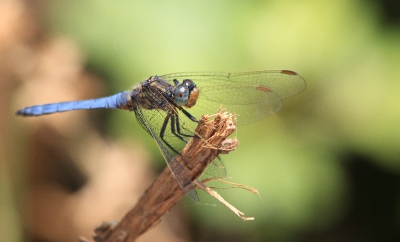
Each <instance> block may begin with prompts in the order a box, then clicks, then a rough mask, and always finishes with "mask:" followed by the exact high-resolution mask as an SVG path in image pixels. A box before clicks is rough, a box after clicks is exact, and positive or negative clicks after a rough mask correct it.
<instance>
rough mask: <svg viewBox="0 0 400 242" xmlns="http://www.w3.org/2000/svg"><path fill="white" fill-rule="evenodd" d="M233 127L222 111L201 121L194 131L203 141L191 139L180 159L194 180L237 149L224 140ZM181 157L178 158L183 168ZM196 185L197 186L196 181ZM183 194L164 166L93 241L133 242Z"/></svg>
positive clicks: (233, 123) (233, 121) (158, 219)
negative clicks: (117, 219)
mask: <svg viewBox="0 0 400 242" xmlns="http://www.w3.org/2000/svg"><path fill="white" fill-rule="evenodd" d="M235 124H236V120H235V117H234V116H233V115H232V114H228V113H226V112H225V111H224V110H220V112H219V113H218V115H217V116H216V117H215V118H214V119H213V120H209V117H207V116H203V117H202V118H201V120H200V121H199V124H198V126H197V128H196V130H195V132H196V133H197V134H199V136H200V137H203V138H204V139H198V138H192V139H191V140H190V141H189V143H188V144H187V145H186V147H185V148H184V149H183V151H182V157H183V159H184V160H185V161H186V162H187V163H188V166H189V167H192V169H187V171H188V173H189V175H190V177H191V178H192V180H193V181H195V180H196V179H197V178H198V177H199V176H200V175H201V174H202V173H203V172H204V170H205V169H206V167H207V165H208V164H209V163H210V162H212V161H213V160H214V159H215V158H216V157H217V156H218V155H219V154H226V153H228V152H229V151H231V150H234V149H235V148H236V147H237V145H238V142H237V140H236V139H227V137H228V136H229V135H230V134H232V133H233V132H234V131H235V130H236V126H235ZM182 157H178V158H177V159H178V161H179V162H180V163H181V164H182V165H184V162H183V160H182ZM195 184H197V185H199V183H197V182H195ZM203 185H204V184H203ZM203 185H201V186H200V187H201V188H202V189H204V188H205V187H206V186H205V185H204V186H205V187H203ZM183 195H184V192H183V191H182V190H181V189H180V188H179V186H178V184H177V183H176V181H175V179H174V177H173V176H172V174H171V171H170V169H169V168H168V167H166V168H165V169H164V171H163V172H162V173H161V174H160V175H159V176H158V178H157V179H156V180H155V181H154V182H153V184H152V185H151V186H150V187H149V188H148V189H147V191H145V193H144V194H143V195H142V197H141V198H140V199H139V201H138V203H137V204H136V206H135V207H134V208H133V209H132V210H130V211H129V212H128V213H127V214H126V215H125V217H124V218H123V219H122V220H121V221H120V222H119V223H118V225H116V226H102V227H100V228H98V229H96V231H95V232H96V236H95V237H94V239H95V240H96V241H102V242H106V241H107V242H111V241H114V242H115V241H134V240H135V239H137V238H138V237H139V236H140V235H141V234H143V233H144V232H146V231H147V230H148V229H149V228H151V227H152V226H153V225H154V224H156V223H157V222H158V221H160V219H161V217H162V216H163V215H164V214H165V213H166V212H168V211H169V210H170V209H171V208H172V207H173V206H174V205H175V203H176V202H178V201H179V199H180V198H181V197H182V196H183ZM220 201H221V200H220ZM239 212H240V211H239Z"/></svg>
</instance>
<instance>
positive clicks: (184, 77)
mask: <svg viewBox="0 0 400 242" xmlns="http://www.w3.org/2000/svg"><path fill="white" fill-rule="evenodd" d="M304 89H305V81H304V79H303V78H302V77H301V76H300V75H299V74H297V73H296V72H293V71H288V70H263V71H250V72H180V73H172V74H167V75H162V76H157V75H156V76H150V77H149V78H147V79H146V80H144V81H143V82H141V83H140V84H139V85H137V86H135V87H133V88H132V89H131V90H129V91H122V92H120V93H117V94H115V95H112V96H108V97H102V98H96V99H90V100H81V101H70V102H58V103H50V104H43V105H36V106H31V107H26V108H22V109H20V110H18V111H17V115H21V116H41V115H45V114H52V113H57V112H65V111H71V110H86V109H99V108H102V109H123V110H128V111H133V112H134V113H135V115H136V119H137V121H138V122H139V123H140V125H141V126H142V128H143V129H144V130H146V131H147V133H149V135H151V137H152V138H153V139H154V140H155V142H156V144H157V145H158V147H159V149H160V151H161V153H162V155H163V157H164V159H165V161H166V163H167V165H168V166H169V168H170V170H171V173H172V175H173V176H174V178H175V180H176V182H177V183H178V185H179V187H180V188H181V189H182V190H183V191H184V192H185V194H187V195H188V196H189V197H191V198H192V199H193V200H195V201H199V198H198V195H197V192H196V190H195V187H194V185H193V183H192V179H191V178H190V176H189V175H188V173H187V171H186V170H185V167H186V169H190V167H188V165H187V164H186V163H185V164H183V165H182V164H181V163H179V162H178V161H177V159H176V157H177V156H180V155H181V153H180V152H181V151H182V149H183V148H184V146H185V145H186V143H187V142H188V139H190V138H192V137H195V138H196V134H194V131H193V130H194V128H191V127H190V125H192V126H194V125H195V124H196V125H197V122H198V118H200V117H201V116H202V115H204V114H213V113H215V112H216V111H217V110H218V109H219V108H220V106H221V105H223V106H224V108H225V109H226V110H228V111H230V112H234V113H236V114H238V117H237V124H238V125H243V124H248V123H252V122H255V121H257V120H260V119H263V118H265V117H267V116H269V115H271V114H273V113H275V112H277V111H279V110H280V109H281V108H282V100H283V99H285V98H288V97H291V96H293V95H295V94H298V93H300V92H301V91H303V90H304ZM197 138H199V137H197ZM211 164H212V163H211ZM211 164H210V165H211ZM184 166H185V167H184ZM215 167H217V165H215ZM218 168H220V169H222V170H223V171H222V172H214V174H213V176H225V175H226V173H225V170H224V169H225V168H224V167H223V166H219V165H218ZM207 170H208V169H207ZM210 170H217V169H210Z"/></svg>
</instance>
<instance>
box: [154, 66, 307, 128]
mask: <svg viewBox="0 0 400 242" xmlns="http://www.w3.org/2000/svg"><path fill="white" fill-rule="evenodd" d="M161 78H162V79H164V80H166V81H168V82H170V83H173V79H178V80H179V81H182V80H184V79H191V80H193V81H194V82H195V83H196V85H197V87H198V88H199V89H200V95H199V98H198V100H197V103H196V105H195V106H194V107H192V108H191V109H188V111H189V112H190V113H191V114H192V115H193V116H195V117H196V118H200V116H202V115H204V114H214V113H216V112H217V110H218V108H219V107H220V106H221V105H222V106H223V107H224V108H226V109H227V110H228V111H229V112H235V113H237V114H238V115H239V116H238V124H239V125H242V124H247V123H251V122H254V121H257V120H259V119H263V118H265V117H267V116H269V115H271V114H272V113H275V112H277V111H278V110H279V109H281V107H282V99H284V98H287V97H291V96H293V95H295V94H297V93H299V92H301V91H303V90H304V88H305V81H304V79H303V78H302V77H301V76H300V75H298V74H297V73H295V72H292V71H285V70H278V71H271V70H266V71H252V72H236V73H224V72H182V73H172V74H167V75H163V76H161Z"/></svg>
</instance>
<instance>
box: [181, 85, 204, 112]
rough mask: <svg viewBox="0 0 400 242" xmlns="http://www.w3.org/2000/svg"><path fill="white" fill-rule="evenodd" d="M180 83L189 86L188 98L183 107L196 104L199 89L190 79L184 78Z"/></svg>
mask: <svg viewBox="0 0 400 242" xmlns="http://www.w3.org/2000/svg"><path fill="white" fill-rule="evenodd" d="M182 83H183V84H185V85H186V86H187V87H188V88H189V98H188V100H187V103H186V105H185V107H187V108H191V107H193V106H194V105H195V104H196V101H197V98H198V97H199V93H200V90H199V89H198V88H197V87H196V84H195V83H194V82H193V81H192V80H190V79H185V80H183V82H182Z"/></svg>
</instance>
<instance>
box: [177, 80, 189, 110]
mask: <svg viewBox="0 0 400 242" xmlns="http://www.w3.org/2000/svg"><path fill="white" fill-rule="evenodd" d="M188 99H189V87H188V86H187V85H186V84H184V83H181V84H179V85H177V86H176V87H175V90H174V103H175V104H176V105H178V106H185V105H186V103H187V102H188Z"/></svg>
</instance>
